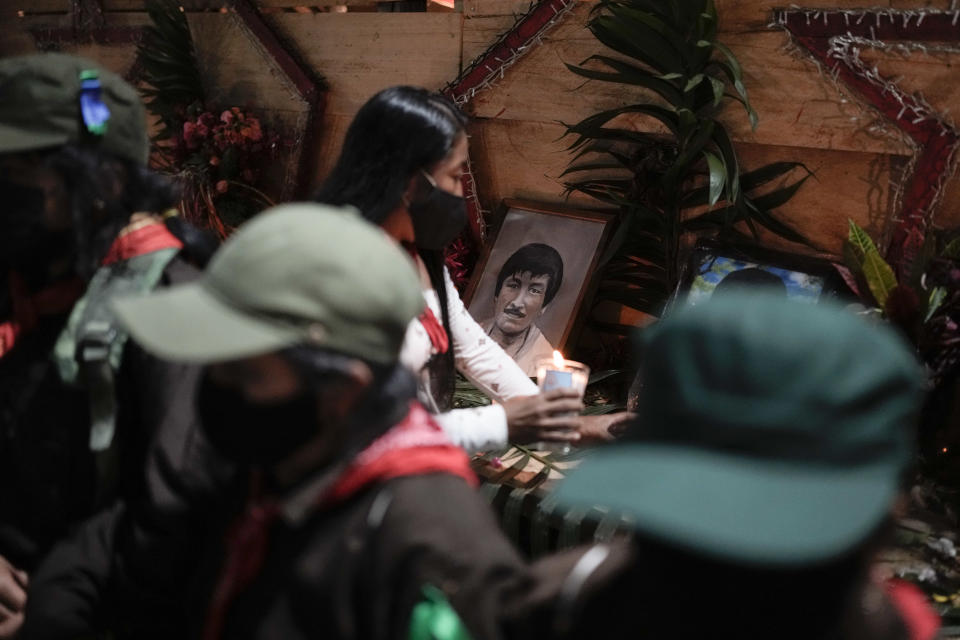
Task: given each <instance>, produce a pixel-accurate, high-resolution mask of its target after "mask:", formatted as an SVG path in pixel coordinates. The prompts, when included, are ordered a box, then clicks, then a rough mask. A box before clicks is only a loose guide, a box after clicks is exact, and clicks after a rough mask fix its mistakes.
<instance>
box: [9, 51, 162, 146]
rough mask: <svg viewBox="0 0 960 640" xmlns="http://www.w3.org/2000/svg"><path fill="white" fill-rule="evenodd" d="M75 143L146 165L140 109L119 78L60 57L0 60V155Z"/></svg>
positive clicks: (94, 66)
mask: <svg viewBox="0 0 960 640" xmlns="http://www.w3.org/2000/svg"><path fill="white" fill-rule="evenodd" d="M67 143H77V144H82V145H88V146H92V147H97V148H100V149H102V150H103V151H106V152H108V153H112V154H115V155H117V156H120V157H123V158H127V159H130V160H133V161H134V162H137V163H139V164H146V162H147V155H148V154H149V151H150V141H149V139H148V137H147V121H146V114H145V111H144V108H143V103H142V102H141V100H140V96H139V95H137V92H136V90H135V89H134V88H133V87H132V86H130V85H129V84H128V83H127V82H125V81H124V80H123V79H122V78H121V77H120V76H118V75H116V74H115V73H111V72H109V71H107V70H105V69H103V68H101V67H100V66H99V65H97V64H96V63H95V62H93V61H91V60H87V59H85V58H80V57H77V56H71V55H67V54H63V53H40V54H34V55H29V56H18V57H13V58H0V153H20V152H24V151H34V150H42V149H49V148H52V147H59V146H61V145H64V144H67Z"/></svg>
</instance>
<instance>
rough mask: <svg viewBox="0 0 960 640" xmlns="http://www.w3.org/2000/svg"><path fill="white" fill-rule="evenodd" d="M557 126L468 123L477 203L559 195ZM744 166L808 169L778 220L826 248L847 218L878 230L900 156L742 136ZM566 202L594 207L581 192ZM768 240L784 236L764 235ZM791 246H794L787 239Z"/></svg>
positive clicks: (836, 246) (956, 219)
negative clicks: (779, 164) (786, 164)
mask: <svg viewBox="0 0 960 640" xmlns="http://www.w3.org/2000/svg"><path fill="white" fill-rule="evenodd" d="M562 133H563V128H562V127H560V126H558V125H555V124H548V123H528V122H511V121H505V120H483V121H479V122H476V123H474V125H473V126H472V127H471V140H470V144H471V149H470V151H471V158H472V160H473V163H474V167H475V171H476V176H477V186H478V191H479V194H480V198H481V203H482V204H483V205H484V207H485V208H487V209H492V208H495V207H496V205H497V204H498V203H499V201H500V200H501V199H503V198H523V199H527V200H536V201H542V202H548V203H559V202H562V201H563V200H564V196H563V185H562V178H560V177H559V176H560V173H562V172H563V170H564V169H565V168H566V167H567V165H568V162H569V159H570V155H569V154H568V153H567V152H566V151H565V150H564V149H565V145H564V144H563V143H562V142H559V141H557V138H558V137H559V136H560V135H561V134H562ZM737 148H738V151H739V153H740V155H741V160H742V162H743V166H744V167H746V168H747V169H748V170H749V169H750V168H756V167H759V166H762V165H763V164H766V163H768V162H774V161H789V160H795V161H800V162H804V163H805V164H806V165H807V166H808V167H809V168H810V169H811V170H813V171H814V172H815V177H814V178H812V179H810V180H808V181H807V183H806V184H805V185H804V187H803V188H801V189H800V191H799V192H798V193H797V195H796V196H795V198H794V199H793V200H792V201H791V202H789V203H788V204H787V205H785V206H784V207H783V208H782V209H781V211H780V214H781V216H782V218H783V219H784V221H786V222H788V223H790V224H792V225H793V226H795V227H796V228H797V229H800V230H801V231H802V232H803V233H805V234H806V235H807V236H808V237H809V238H810V239H811V240H812V241H813V242H814V243H815V244H816V245H818V246H820V247H822V248H823V249H824V250H825V251H826V252H827V253H831V254H836V253H838V252H839V251H840V248H841V244H842V240H843V238H844V237H845V236H846V233H847V218H853V219H854V220H855V221H856V222H857V223H858V224H860V225H862V226H864V227H865V228H867V229H868V230H869V231H870V232H871V233H874V234H876V235H880V234H881V233H882V232H883V231H884V225H885V224H886V221H888V220H889V218H890V215H891V213H892V212H891V207H892V195H893V194H892V192H891V180H892V178H893V177H895V176H894V175H893V174H892V172H893V171H896V169H897V167H899V166H902V164H903V159H902V158H900V157H898V156H890V155H888V154H874V153H863V152H854V151H832V150H826V149H806V148H801V147H791V146H771V145H756V144H749V143H741V144H739V145H738V147H737ZM571 202H573V203H576V204H577V205H579V206H593V207H596V202H595V201H592V200H590V199H586V198H583V197H582V196H579V197H573V198H572V199H571ZM940 220H941V221H942V223H943V224H948V223H951V222H952V224H958V223H960V216H958V215H957V213H956V212H955V210H954V211H953V212H950V213H949V214H948V213H947V212H944V213H943V214H942V215H941V217H940ZM764 240H765V242H767V243H768V244H770V245H771V246H779V247H784V246H785V245H786V244H788V243H784V242H783V241H780V240H777V239H774V238H772V237H767V236H765V237H764ZM790 248H791V250H798V249H799V248H798V247H796V246H791V247H790Z"/></svg>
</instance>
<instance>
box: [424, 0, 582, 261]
mask: <svg viewBox="0 0 960 640" xmlns="http://www.w3.org/2000/svg"><path fill="white" fill-rule="evenodd" d="M574 3H575V0H540V2H537V3H536V4H534V5H533V6H531V7H530V10H529V11H528V12H527V13H526V14H525V15H524V16H522V17H520V18H519V19H518V20H517V21H516V23H514V25H513V27H512V28H511V29H510V30H509V31H507V32H506V33H504V34H502V35H501V36H500V37H498V38H497V40H496V42H494V43H493V44H492V45H490V47H489V48H488V49H487V50H486V51H484V52H483V53H481V54H480V55H479V56H477V58H476V59H475V60H474V61H473V62H471V63H470V65H469V66H467V67H466V68H465V69H464V70H463V72H462V73H461V74H460V75H459V76H458V77H457V78H456V79H455V80H453V81H452V82H450V84H448V85H447V87H446V88H445V89H444V90H443V93H444V94H445V95H446V96H447V97H449V98H450V99H451V100H453V101H454V102H456V103H457V104H458V105H460V106H463V105H465V104H466V103H467V102H469V101H470V100H472V99H473V97H474V96H475V95H476V94H477V93H479V92H480V91H483V90H485V89H487V88H489V87H490V86H491V85H492V84H493V83H494V82H495V81H496V80H497V79H499V78H501V77H503V73H504V71H505V70H506V69H507V67H509V66H510V65H512V64H513V63H514V62H516V61H517V59H518V58H520V56H522V55H523V54H524V53H525V52H527V51H528V50H529V48H530V47H531V46H532V45H533V44H534V43H536V42H539V39H540V37H541V36H543V34H544V33H546V32H547V31H548V30H549V29H550V28H552V27H553V26H554V25H556V24H557V22H559V21H560V20H562V19H563V17H564V16H565V15H566V14H567V13H568V12H569V10H570V9H572V8H573V5H574ZM463 195H464V198H466V200H467V214H468V215H469V221H470V235H471V237H472V238H473V240H474V241H475V242H476V243H478V244H482V243H483V239H484V235H485V233H484V220H483V212H482V210H481V208H480V200H479V199H478V198H477V192H476V185H475V182H474V179H473V173H472V168H470V169H469V170H468V171H467V172H465V173H464V175H463Z"/></svg>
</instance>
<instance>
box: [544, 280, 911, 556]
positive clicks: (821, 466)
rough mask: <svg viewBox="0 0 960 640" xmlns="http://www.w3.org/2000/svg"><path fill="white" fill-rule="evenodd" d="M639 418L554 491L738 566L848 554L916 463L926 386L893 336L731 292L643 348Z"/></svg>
mask: <svg viewBox="0 0 960 640" xmlns="http://www.w3.org/2000/svg"><path fill="white" fill-rule="evenodd" d="M641 376H642V380H643V388H642V390H641V392H640V397H639V406H638V410H637V413H638V419H637V421H636V423H635V424H634V425H632V426H631V428H630V429H629V431H628V433H627V434H625V436H624V441H623V442H622V443H618V444H616V445H611V446H610V447H608V448H606V449H602V450H599V451H597V452H595V454H594V455H592V456H590V457H589V458H587V459H586V460H585V461H584V462H583V464H582V465H581V467H580V468H578V469H577V470H576V471H575V472H574V473H572V474H571V476H570V477H569V478H568V479H567V480H566V481H564V482H563V483H562V484H561V486H560V487H559V488H558V492H557V498H558V500H559V502H560V503H561V504H567V505H580V506H588V505H594V504H597V503H598V502H600V503H601V504H603V505H604V506H607V507H610V508H612V509H614V510H618V511H621V512H623V513H625V514H626V515H628V516H630V517H631V518H633V520H634V523H635V527H636V529H637V530H638V531H640V532H643V533H644V534H647V535H650V536H652V537H655V538H658V539H661V540H663V541H665V542H668V543H670V544H673V545H675V546H678V547H680V548H686V549H689V550H693V551H694V552H697V553H702V554H706V555H711V556H715V557H719V558H721V559H725V560H732V561H735V562H741V563H753V564H765V565H783V566H787V565H798V564H807V563H813V562H817V561H825V560H828V559H831V558H834V557H837V556H839V555H841V554H843V553H844V552H846V551H849V550H852V549H853V548H855V547H856V546H857V545H858V544H860V543H861V542H862V541H864V540H865V539H866V538H867V537H868V536H869V535H870V534H871V533H872V532H873V531H874V530H875V529H876V527H877V526H878V525H879V524H880V522H881V521H882V520H883V519H884V518H886V517H887V516H888V514H889V513H890V508H891V506H892V504H893V501H894V500H895V497H896V496H897V494H898V492H899V490H900V483H901V481H902V479H903V474H904V472H905V470H906V469H907V467H908V466H909V464H910V463H911V460H912V454H913V428H912V427H913V426H914V420H915V419H916V416H917V414H918V412H919V409H920V404H921V401H922V397H923V387H924V374H923V371H922V369H921V368H920V366H919V365H918V363H917V361H916V359H915V358H914V356H913V355H912V353H911V351H910V350H909V349H908V347H907V346H906V345H905V343H904V342H903V341H902V340H901V339H900V337H899V336H898V335H896V334H895V333H894V332H893V331H892V330H890V329H889V328H888V327H886V326H880V325H873V324H870V323H868V322H867V321H865V320H863V319H861V318H860V317H857V316H855V315H853V314H851V313H849V312H847V311H845V310H844V309H842V308H840V307H838V306H834V305H832V304H827V303H822V304H818V305H810V304H803V303H798V302H791V301H788V300H785V299H783V297H782V296H780V297H777V296H771V295H770V294H762V293H753V294H749V293H739V292H738V293H731V294H729V295H727V296H723V297H720V296H718V297H716V298H714V299H711V300H710V301H708V302H707V303H705V304H703V305H698V306H696V307H692V308H686V309H683V310H681V311H679V312H678V313H676V314H675V315H673V316H671V317H669V318H667V319H665V320H663V321H661V322H660V323H658V324H657V325H656V326H655V327H652V328H651V329H649V330H648V331H647V332H646V333H645V335H644V344H643V347H642V365H641Z"/></svg>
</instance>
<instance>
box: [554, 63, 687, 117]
mask: <svg viewBox="0 0 960 640" xmlns="http://www.w3.org/2000/svg"><path fill="white" fill-rule="evenodd" d="M590 60H597V61H600V62H602V63H603V64H605V65H606V66H607V67H609V68H611V69H613V70H614V72H609V71H600V70H596V69H587V68H584V67H582V66H574V65H572V64H567V65H566V66H567V68H568V69H570V71H572V72H574V73H576V74H577V75H579V76H583V77H584V78H590V79H591V80H601V81H603V82H615V83H618V84H628V85H632V86H637V87H643V88H645V89H650V90H651V91H654V92H656V93H657V94H658V95H659V96H660V97H662V98H663V99H664V100H666V101H667V102H669V103H670V104H673V105H677V104H680V103H681V102H682V101H683V94H682V93H681V92H680V91H679V90H678V89H677V88H676V87H675V86H674V85H673V83H671V82H668V81H667V80H666V79H664V78H663V77H662V76H657V75H655V74H653V73H651V72H649V71H647V70H646V69H641V68H640V67H636V66H634V65H632V64H629V63H627V62H623V61H622V60H617V59H615V58H610V57H607V56H600V55H597V56H590V57H589V58H587V59H586V60H584V62H589V61H590ZM668 75H676V77H678V78H679V77H682V76H680V75H679V74H668Z"/></svg>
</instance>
